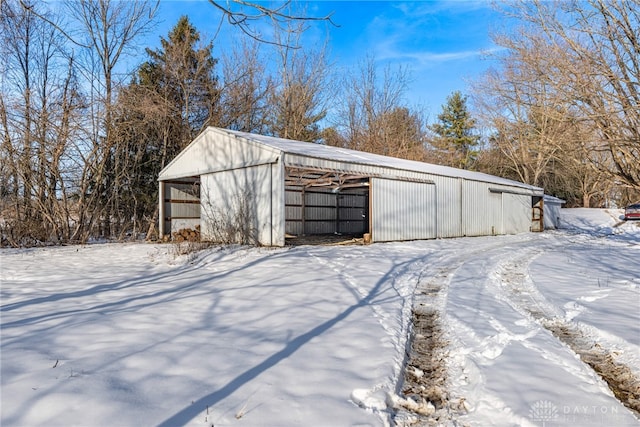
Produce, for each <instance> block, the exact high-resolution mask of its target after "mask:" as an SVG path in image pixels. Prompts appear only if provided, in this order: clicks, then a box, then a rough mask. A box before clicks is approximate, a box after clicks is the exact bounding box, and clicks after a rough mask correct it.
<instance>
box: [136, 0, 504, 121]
mask: <svg viewBox="0 0 640 427" xmlns="http://www.w3.org/2000/svg"><path fill="white" fill-rule="evenodd" d="M265 4H266V3H265ZM297 5H299V6H302V7H305V8H306V9H307V13H308V14H310V15H313V16H324V15H327V14H329V13H332V19H333V21H334V22H335V23H336V24H337V26H331V25H326V24H324V23H323V24H315V25H313V26H312V28H311V29H310V30H309V32H308V34H307V35H306V41H305V43H307V44H309V45H314V44H319V43H322V42H324V41H325V40H327V38H328V42H329V47H330V51H331V61H332V62H333V63H334V64H335V65H336V66H337V67H340V68H345V69H346V68H349V67H355V66H356V65H357V64H358V62H359V61H362V60H364V59H365V57H366V55H368V54H369V55H373V56H374V57H375V58H376V61H377V64H378V65H379V66H380V67H384V66H386V65H387V64H391V65H392V66H396V65H403V66H406V67H407V68H408V69H409V70H410V72H411V77H412V81H411V85H410V88H409V90H408V91H407V96H406V98H407V102H408V103H409V104H410V105H414V106H423V107H426V109H427V111H428V112H429V115H430V119H431V120H434V119H435V116H436V115H437V114H438V113H439V112H440V111H441V106H442V104H443V103H445V102H446V97H447V95H449V94H450V93H451V92H453V91H455V90H460V91H462V92H463V93H468V91H469V90H468V81H469V80H470V79H473V78H476V77H478V76H479V75H480V74H481V73H482V72H483V71H484V70H485V69H486V68H488V67H489V66H490V65H491V62H490V61H489V60H487V59H483V55H482V52H486V51H492V50H494V49H495V45H494V44H493V43H492V41H491V39H490V31H491V30H492V29H493V28H494V27H496V25H497V24H499V22H500V21H499V17H498V15H497V14H496V13H495V12H494V11H493V10H492V9H491V6H490V4H489V2H488V1H467V0H463V1H459V0H446V1H417V2H401V1H305V2H298V4H297ZM185 14H186V15H188V16H189V18H190V20H191V21H192V22H193V23H194V25H195V26H196V28H197V29H198V30H199V31H200V32H201V33H202V34H203V35H205V36H208V37H209V38H211V37H212V36H213V35H214V34H216V31H217V28H218V25H219V23H220V15H219V13H218V12H217V10H216V9H215V8H214V7H213V6H212V5H211V4H209V3H208V2H207V1H203V0H200V1H198V0H192V1H186V0H182V1H179V0H173V1H167V0H162V1H161V3H160V19H161V21H162V22H161V23H160V24H159V25H158V26H157V28H156V29H155V31H154V33H153V34H152V35H150V38H149V42H148V43H150V44H153V43H155V44H156V45H157V44H158V41H159V37H160V36H164V37H166V35H167V33H168V31H169V30H170V29H171V27H172V26H173V25H175V23H176V22H177V20H178V18H179V17H180V16H181V15H185ZM264 25H266V24H264ZM236 37H240V34H239V30H238V29H234V28H231V27H230V26H229V25H226V26H223V27H222V30H221V32H220V33H218V37H217V38H216V41H215V42H214V44H215V48H214V55H216V56H219V55H220V54H221V53H222V52H223V51H224V49H225V48H227V46H228V40H229V39H230V38H236Z"/></svg>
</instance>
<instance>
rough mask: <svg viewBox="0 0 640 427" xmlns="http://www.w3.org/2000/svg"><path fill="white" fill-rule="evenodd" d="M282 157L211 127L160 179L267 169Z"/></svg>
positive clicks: (170, 165)
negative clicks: (265, 165) (236, 170)
mask: <svg viewBox="0 0 640 427" xmlns="http://www.w3.org/2000/svg"><path fill="white" fill-rule="evenodd" d="M279 156H280V152H279V151H278V150H275V149H273V148H269V147H266V146H264V145H261V144H257V143H254V142H249V141H247V140H238V139H237V138H236V137H234V136H233V135H229V134H227V133H225V132H224V131H220V130H218V129H215V128H210V127H209V128H207V129H205V130H204V131H203V132H202V133H201V134H200V135H198V136H197V137H196V138H195V139H194V140H193V141H192V142H191V144H189V146H187V148H185V149H184V150H183V151H181V152H180V154H178V156H176V158H175V159H173V160H172V161H171V163H169V164H168V165H167V166H166V167H165V168H164V169H163V170H162V171H161V172H160V179H162V180H171V179H176V178H184V177H189V176H199V175H204V174H209V173H214V172H219V171H225V170H230V169H239V168H244V167H252V166H256V165H264V164H269V163H274V162H276V161H277V160H278V157H279Z"/></svg>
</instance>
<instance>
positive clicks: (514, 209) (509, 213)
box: [502, 193, 532, 234]
mask: <svg viewBox="0 0 640 427" xmlns="http://www.w3.org/2000/svg"><path fill="white" fill-rule="evenodd" d="M502 209H503V210H502V218H503V230H502V232H503V234H517V233H524V232H527V231H530V229H531V209H532V208H531V196H524V195H518V194H509V193H502Z"/></svg>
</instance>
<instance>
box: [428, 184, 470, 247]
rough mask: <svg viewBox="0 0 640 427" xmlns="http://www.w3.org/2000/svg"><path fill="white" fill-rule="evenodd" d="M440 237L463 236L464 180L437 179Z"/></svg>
mask: <svg viewBox="0 0 640 427" xmlns="http://www.w3.org/2000/svg"><path fill="white" fill-rule="evenodd" d="M434 181H435V183H436V192H437V195H436V199H437V203H438V237H458V236H462V221H463V217H462V182H463V181H462V179H460V178H449V177H435V178H434Z"/></svg>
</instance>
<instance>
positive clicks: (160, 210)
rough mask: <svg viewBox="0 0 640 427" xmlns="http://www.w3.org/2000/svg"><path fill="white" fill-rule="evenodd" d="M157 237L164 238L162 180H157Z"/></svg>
mask: <svg viewBox="0 0 640 427" xmlns="http://www.w3.org/2000/svg"><path fill="white" fill-rule="evenodd" d="M158 186H159V188H158V238H159V240H162V239H163V238H164V234H165V230H164V215H165V213H164V181H158Z"/></svg>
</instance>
